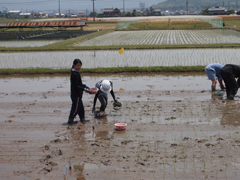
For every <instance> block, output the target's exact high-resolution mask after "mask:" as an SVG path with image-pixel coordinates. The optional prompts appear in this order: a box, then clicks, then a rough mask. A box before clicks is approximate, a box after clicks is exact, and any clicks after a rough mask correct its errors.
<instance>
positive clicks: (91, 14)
mask: <svg viewBox="0 0 240 180" xmlns="http://www.w3.org/2000/svg"><path fill="white" fill-rule="evenodd" d="M94 14H95V17H97V16H98V14H97V13H96V12H94ZM94 14H93V12H91V13H90V14H89V17H93V15H94Z"/></svg>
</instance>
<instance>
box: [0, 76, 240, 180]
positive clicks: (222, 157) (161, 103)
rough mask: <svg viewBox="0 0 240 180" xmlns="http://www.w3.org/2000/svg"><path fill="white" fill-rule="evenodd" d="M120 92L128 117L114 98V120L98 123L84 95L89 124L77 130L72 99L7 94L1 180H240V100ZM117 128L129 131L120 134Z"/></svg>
mask: <svg viewBox="0 0 240 180" xmlns="http://www.w3.org/2000/svg"><path fill="white" fill-rule="evenodd" d="M206 82H208V81H206ZM208 83H210V82H208ZM186 89H188V88H186ZM115 92H116V93H115V94H116V97H117V98H118V99H119V101H121V102H122V104H123V107H122V109H121V110H118V111H115V110H113V108H112V101H111V100H112V99H111V97H109V104H108V107H107V109H106V113H107V115H106V116H104V117H101V118H95V117H94V115H93V113H92V112H91V109H92V100H93V95H89V94H84V106H85V112H86V120H87V123H86V124H84V125H83V124H82V123H80V122H78V117H76V119H75V122H76V123H75V124H74V125H71V126H68V125H67V123H66V122H67V117H68V113H69V111H70V106H71V101H70V98H69V93H68V92H64V91H62V92H59V91H47V92H35V93H33V92H28V91H26V92H25V93H23V92H18V91H17V90H16V91H14V92H10V93H6V92H3V93H1V94H0V96H1V100H2V101H1V103H0V113H1V119H0V125H1V126H0V137H1V138H0V173H1V179H3V180H5V179H17V180H18V179H26V180H28V179H34V180H37V179H39V180H40V179H41V180H43V179H81V180H84V179H86V180H87V179H91V180H92V179H98V180H99V179H100V180H101V179H114V180H116V179H239V178H238V177H239V175H240V170H239V169H240V155H239V154H240V153H239V149H240V135H239V124H240V121H239V117H240V111H239V109H238V107H239V106H240V104H239V98H238V97H236V98H235V100H234V101H231V100H225V95H224V97H223V98H222V97H219V96H216V95H215V93H212V92H209V91H201V90H174V89H169V90H161V89H154V90H143V91H140V90H136V91H133V90H130V91H128V90H126V91H115ZM8 96H9V99H10V100H11V102H8V101H7V100H6V98H7V97H8ZM20 96H21V97H20ZM24 97H25V99H27V100H24ZM14 98H16V99H20V98H22V99H23V100H18V101H16V102H13V101H12V99H14ZM65 99H68V101H65ZM97 105H98V106H99V103H98V104H97ZM116 122H125V123H127V127H126V130H124V131H116V130H115V127H114V124H115V123H116Z"/></svg>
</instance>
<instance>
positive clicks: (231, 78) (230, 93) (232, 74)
mask: <svg viewBox="0 0 240 180" xmlns="http://www.w3.org/2000/svg"><path fill="white" fill-rule="evenodd" d="M220 74H221V76H222V78H223V80H224V83H225V86H226V93H227V99H230V100H233V99H234V96H235V95H236V94H237V91H238V88H239V82H240V79H239V77H240V67H239V66H237V65H235V64H226V65H225V66H224V67H223V68H222V69H221V71H220ZM235 78H238V80H237V81H236V79H235Z"/></svg>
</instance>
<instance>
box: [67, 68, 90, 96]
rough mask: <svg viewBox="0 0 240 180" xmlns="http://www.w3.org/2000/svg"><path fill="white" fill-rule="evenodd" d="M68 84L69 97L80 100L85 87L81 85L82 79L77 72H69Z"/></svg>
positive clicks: (73, 70)
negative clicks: (69, 85) (69, 88)
mask: <svg viewBox="0 0 240 180" xmlns="http://www.w3.org/2000/svg"><path fill="white" fill-rule="evenodd" d="M70 82H71V96H72V97H80V98H82V94H83V91H84V88H85V87H86V85H85V84H83V83H82V78H81V76H80V74H79V72H77V71H76V70H75V69H72V70H71V81H70Z"/></svg>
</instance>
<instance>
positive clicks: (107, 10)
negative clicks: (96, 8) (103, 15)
mask: <svg viewBox="0 0 240 180" xmlns="http://www.w3.org/2000/svg"><path fill="white" fill-rule="evenodd" d="M113 10H114V9H112V8H111V9H110V8H105V9H104V10H103V12H113Z"/></svg>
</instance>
